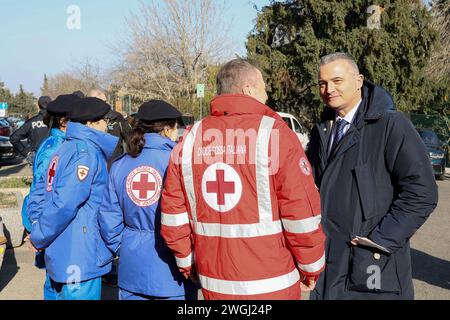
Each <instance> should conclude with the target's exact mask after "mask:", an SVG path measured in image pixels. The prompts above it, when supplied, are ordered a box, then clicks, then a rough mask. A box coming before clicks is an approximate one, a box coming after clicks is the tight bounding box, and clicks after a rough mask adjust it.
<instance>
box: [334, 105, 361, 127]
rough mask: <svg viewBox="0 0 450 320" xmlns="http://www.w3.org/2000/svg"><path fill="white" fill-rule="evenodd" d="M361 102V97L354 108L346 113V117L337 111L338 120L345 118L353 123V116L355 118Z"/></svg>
mask: <svg viewBox="0 0 450 320" xmlns="http://www.w3.org/2000/svg"><path fill="white" fill-rule="evenodd" d="M361 102H362V99H359V101H358V103H357V104H356V105H355V106H354V107H353V109H352V110H351V111H350V112H349V113H347V114H346V115H345V117H341V116H339V115H338V113H337V112H336V122H337V121H339V120H341V119H344V120H345V121H347V122H348V123H353V118H355V114H356V111H358V107H359V105H360V104H361Z"/></svg>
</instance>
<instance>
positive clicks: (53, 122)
mask: <svg viewBox="0 0 450 320" xmlns="http://www.w3.org/2000/svg"><path fill="white" fill-rule="evenodd" d="M61 119H63V117H61V116H55V115H54V114H52V113H50V112H45V114H44V119H43V120H44V123H45V125H46V126H47V127H48V128H49V129H61V125H60V124H61Z"/></svg>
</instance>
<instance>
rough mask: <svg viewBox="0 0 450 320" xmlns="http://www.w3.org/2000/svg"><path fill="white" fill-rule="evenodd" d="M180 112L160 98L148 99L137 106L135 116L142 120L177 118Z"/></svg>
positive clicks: (179, 116)
mask: <svg viewBox="0 0 450 320" xmlns="http://www.w3.org/2000/svg"><path fill="white" fill-rule="evenodd" d="M181 116H182V114H181V112H180V111H178V109H177V108H175V107H174V106H172V105H171V104H169V103H167V102H165V101H162V100H150V101H147V102H145V103H144V104H143V105H141V106H140V107H139V110H138V112H137V114H136V118H138V119H141V120H144V121H157V120H178V119H180V118H181Z"/></svg>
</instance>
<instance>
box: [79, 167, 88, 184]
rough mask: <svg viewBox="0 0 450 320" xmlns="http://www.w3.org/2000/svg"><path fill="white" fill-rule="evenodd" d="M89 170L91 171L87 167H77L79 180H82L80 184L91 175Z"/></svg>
mask: <svg viewBox="0 0 450 320" xmlns="http://www.w3.org/2000/svg"><path fill="white" fill-rule="evenodd" d="M89 170H90V169H89V167H86V166H81V165H79V166H78V167H77V177H78V180H80V182H81V181H84V180H85V179H86V178H87V176H88V174H89Z"/></svg>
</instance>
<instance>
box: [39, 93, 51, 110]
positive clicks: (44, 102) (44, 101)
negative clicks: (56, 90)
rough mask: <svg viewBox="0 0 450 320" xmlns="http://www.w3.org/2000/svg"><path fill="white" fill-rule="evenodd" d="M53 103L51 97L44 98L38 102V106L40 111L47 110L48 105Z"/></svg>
mask: <svg viewBox="0 0 450 320" xmlns="http://www.w3.org/2000/svg"><path fill="white" fill-rule="evenodd" d="M51 101H52V98H50V97H49V96H42V97H40V98H39V100H38V106H39V109H45V108H47V106H48V104H49V103H50V102H51Z"/></svg>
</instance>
